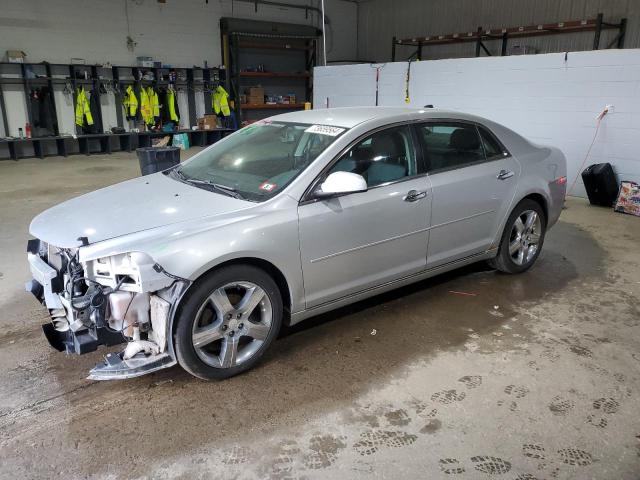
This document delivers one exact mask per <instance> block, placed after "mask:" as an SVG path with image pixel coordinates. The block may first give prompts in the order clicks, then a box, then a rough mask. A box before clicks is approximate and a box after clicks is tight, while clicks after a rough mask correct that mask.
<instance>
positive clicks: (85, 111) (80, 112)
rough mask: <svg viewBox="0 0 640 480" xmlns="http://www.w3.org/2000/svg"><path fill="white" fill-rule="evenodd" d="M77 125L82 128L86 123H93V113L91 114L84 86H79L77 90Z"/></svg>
mask: <svg viewBox="0 0 640 480" xmlns="http://www.w3.org/2000/svg"><path fill="white" fill-rule="evenodd" d="M85 119H86V122H85ZM76 125H78V126H79V127H81V128H83V127H84V126H85V125H93V115H91V107H90V106H89V99H88V98H87V94H86V92H85V91H84V87H79V88H78V89H77V91H76Z"/></svg>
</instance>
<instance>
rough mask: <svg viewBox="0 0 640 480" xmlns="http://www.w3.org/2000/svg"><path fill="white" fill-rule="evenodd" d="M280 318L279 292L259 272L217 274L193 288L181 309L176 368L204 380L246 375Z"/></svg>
mask: <svg viewBox="0 0 640 480" xmlns="http://www.w3.org/2000/svg"><path fill="white" fill-rule="evenodd" d="M282 312H283V307H282V296H281V295H280V291H279V290H278V286H277V285H276V283H275V282H274V280H273V279H272V278H271V277H270V276H269V275H268V274H267V273H266V272H264V271H263V270H261V269H259V268H256V267H254V266H251V265H231V266H228V267H223V268H221V269H220V270H216V271H214V272H213V273H211V274H210V275H208V276H207V277H205V278H204V279H203V280H202V281H200V283H199V284H196V286H195V289H194V291H193V293H191V294H190V295H189V297H188V298H187V299H186V301H185V304H184V306H183V307H182V309H181V313H180V317H179V320H178V324H177V327H176V330H175V335H174V342H175V350H176V357H177V359H178V363H180V365H181V366H182V368H184V369H185V370H186V371H187V372H189V373H191V374H192V375H195V376H196V377H199V378H202V379H205V380H221V379H224V378H229V377H232V376H234V375H238V374H239V373H242V372H244V371H246V370H249V369H250V368H252V367H253V366H254V365H255V364H256V363H258V362H259V361H260V359H261V357H262V356H263V355H264V352H265V351H266V350H267V349H268V348H269V346H270V345H271V343H272V342H273V340H274V339H275V338H276V337H277V335H278V332H279V331H280V327H281V325H282Z"/></svg>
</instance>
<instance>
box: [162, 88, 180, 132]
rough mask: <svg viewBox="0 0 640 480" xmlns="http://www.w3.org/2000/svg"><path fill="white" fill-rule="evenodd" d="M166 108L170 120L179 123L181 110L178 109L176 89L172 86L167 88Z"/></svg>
mask: <svg viewBox="0 0 640 480" xmlns="http://www.w3.org/2000/svg"><path fill="white" fill-rule="evenodd" d="M165 108H166V111H167V116H168V117H169V120H170V121H172V122H176V123H178V122H179V121H180V111H179V110H178V96H177V95H176V92H175V90H173V89H171V88H170V89H169V90H167V97H166V101H165Z"/></svg>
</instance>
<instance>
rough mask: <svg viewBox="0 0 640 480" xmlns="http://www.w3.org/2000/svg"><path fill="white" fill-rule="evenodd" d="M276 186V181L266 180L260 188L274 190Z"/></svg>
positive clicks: (268, 190)
mask: <svg viewBox="0 0 640 480" xmlns="http://www.w3.org/2000/svg"><path fill="white" fill-rule="evenodd" d="M276 187H277V185H276V184H275V183H269V182H264V183H262V184H260V186H259V187H258V188H260V190H266V191H267V192H272V191H273V190H275V188H276Z"/></svg>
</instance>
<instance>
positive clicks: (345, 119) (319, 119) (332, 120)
mask: <svg viewBox="0 0 640 480" xmlns="http://www.w3.org/2000/svg"><path fill="white" fill-rule="evenodd" d="M443 117H446V118H452V119H460V120H471V121H478V120H484V119H481V118H479V117H476V116H474V115H467V114H464V113H461V112H454V111H451V110H440V109H438V108H408V107H339V108H319V109H316V110H300V111H297V112H291V113H284V114H282V115H275V116H273V117H271V119H272V120H277V121H282V122H296V123H308V124H320V125H333V126H336V127H346V128H352V127H355V126H356V125H358V124H360V123H364V122H367V121H371V120H380V119H386V120H388V121H389V123H391V122H394V121H401V120H408V119H416V120H417V119H420V118H443Z"/></svg>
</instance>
